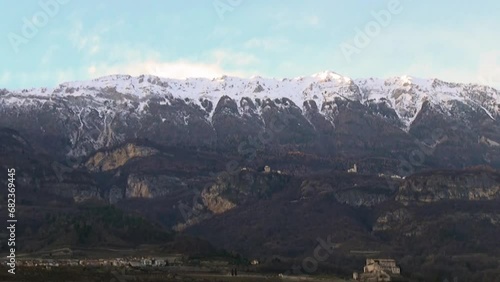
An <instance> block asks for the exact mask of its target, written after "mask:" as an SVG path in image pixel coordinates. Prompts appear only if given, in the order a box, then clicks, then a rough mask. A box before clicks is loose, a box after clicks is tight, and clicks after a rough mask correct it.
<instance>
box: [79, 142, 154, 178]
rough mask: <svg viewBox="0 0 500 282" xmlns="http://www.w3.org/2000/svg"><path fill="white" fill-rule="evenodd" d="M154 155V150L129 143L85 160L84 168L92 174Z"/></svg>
mask: <svg viewBox="0 0 500 282" xmlns="http://www.w3.org/2000/svg"><path fill="white" fill-rule="evenodd" d="M156 153H158V151H157V150H156V149H153V148H149V147H145V146H139V145H135V144H132V143H129V144H126V145H123V146H120V147H118V148H115V149H112V150H109V151H102V152H97V153H95V154H94V155H92V156H91V157H90V158H89V159H88V160H87V162H86V163H85V167H86V168H87V169H88V170H89V171H92V172H99V171H108V170H113V169H116V168H118V167H120V166H123V165H124V164H125V163H127V162H128V161H129V160H131V159H133V158H140V157H148V156H152V155H154V154H156Z"/></svg>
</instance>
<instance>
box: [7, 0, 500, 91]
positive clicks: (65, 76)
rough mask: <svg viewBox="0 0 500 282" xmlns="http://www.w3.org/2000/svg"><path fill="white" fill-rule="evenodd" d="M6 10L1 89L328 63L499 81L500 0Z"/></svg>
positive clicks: (302, 69) (207, 0)
mask: <svg viewBox="0 0 500 282" xmlns="http://www.w3.org/2000/svg"><path fill="white" fill-rule="evenodd" d="M13 3H15V4H13ZM0 13H1V17H0V22H1V24H0V88H8V89H19V88H31V87H55V86H57V85H58V84H59V83H62V82H66V81H77V80H88V79H93V78H96V77H100V76H104V75H110V74H130V75H134V76H137V75H141V74H150V75H157V76H161V77H170V78H185V77H208V78H214V77H220V76H221V75H232V76H239V77H251V76H255V75H259V76H263V77H276V78H285V77H287V78H292V77H298V76H308V75H312V74H314V73H318V72H322V71H325V70H329V71H334V72H336V73H339V74H342V75H345V76H348V77H351V78H364V77H380V78H388V77H394V76H402V75H411V76H415V77H420V78H440V79H443V80H446V81H451V82H464V83H481V84H485V85H489V86H493V87H496V88H498V89H500V16H499V15H500V1H498V0H483V1H481V0H478V1H460V0H440V1H430V0H420V1H416V0H364V1H361V0H349V1H347V0H309V1H305V0H304V1H298V0H287V1H282V0H179V1H168V0H165V1H126V0H121V1H115V0H112V1H94V0H86V1H77V0H36V1H31V0H26V1H15V2H14V1H8V0H0Z"/></svg>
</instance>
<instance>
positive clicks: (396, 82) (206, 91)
mask: <svg viewBox="0 0 500 282" xmlns="http://www.w3.org/2000/svg"><path fill="white" fill-rule="evenodd" d="M109 91H111V93H121V94H125V95H130V96H129V97H136V98H134V99H141V102H140V103H142V104H144V103H146V102H145V100H144V99H146V98H147V97H148V96H150V95H159V96H162V97H170V98H169V99H171V98H174V99H176V98H178V99H182V100H184V101H186V102H188V101H189V102H191V103H194V104H197V105H200V106H202V104H203V103H206V101H207V100H208V101H210V102H211V103H212V104H213V106H214V107H212V111H211V112H210V113H209V116H211V115H212V114H213V111H214V108H215V106H216V105H217V103H218V101H219V100H220V98H222V97H223V96H228V97H230V98H232V99H234V100H236V101H237V103H238V102H239V101H240V100H241V99H242V98H243V97H248V98H251V99H253V100H255V99H257V98H258V99H261V100H265V99H271V100H275V99H282V98H288V99H290V100H292V101H293V103H294V104H295V105H296V106H297V107H299V108H301V109H302V108H303V104H304V102H305V101H309V100H313V101H314V102H315V103H316V105H317V106H318V108H319V109H320V110H321V109H322V105H323V104H324V103H325V102H331V101H334V100H335V99H337V98H341V99H344V98H347V99H351V100H354V101H359V102H361V103H369V102H370V103H371V102H383V103H387V104H389V106H390V107H392V108H393V109H394V110H395V111H396V113H397V114H398V116H399V117H400V119H401V121H402V122H403V123H405V124H406V125H407V126H409V125H410V124H411V122H412V121H413V120H414V119H415V117H416V115H417V114H418V112H419V111H420V108H421V106H422V104H423V102H424V101H429V102H430V103H432V104H437V105H440V107H441V108H444V109H450V108H451V107H452V106H453V101H460V102H463V103H468V104H471V105H476V106H480V107H482V108H483V109H484V110H485V111H486V112H487V113H488V114H490V115H491V113H494V114H493V115H496V114H497V113H498V112H500V110H499V109H498V105H499V104H500V93H499V92H498V91H497V90H495V89H493V88H486V87H482V86H477V85H471V84H460V83H449V82H444V81H441V80H437V79H421V78H416V77H412V76H409V75H403V76H399V77H392V78H388V79H379V78H366V79H356V80H352V79H351V78H349V77H346V76H342V75H340V74H338V73H336V72H333V71H328V70H327V71H323V72H319V73H316V74H313V75H311V76H306V77H298V78H293V79H289V78H284V79H275V78H263V77H261V76H252V77H250V78H239V77H232V76H226V75H224V76H221V77H219V78H214V79H207V78H186V79H170V78H161V77H157V76H152V75H140V76H138V77H132V76H130V75H108V76H104V77H99V78H96V79H93V80H88V81H75V82H65V83H61V84H60V85H59V86H58V87H57V88H54V89H48V88H37V89H30V90H26V89H24V90H22V91H11V92H10V93H11V95H7V96H4V97H1V98H0V99H1V100H0V103H16V104H26V103H29V101H31V100H33V99H45V100H47V99H49V100H50V99H52V98H51V97H53V96H85V97H95V99H96V100H102V99H104V98H102V97H101V96H102V94H103V93H109ZM37 97H39V98H37ZM43 97H45V98H43ZM30 99H31V100H30Z"/></svg>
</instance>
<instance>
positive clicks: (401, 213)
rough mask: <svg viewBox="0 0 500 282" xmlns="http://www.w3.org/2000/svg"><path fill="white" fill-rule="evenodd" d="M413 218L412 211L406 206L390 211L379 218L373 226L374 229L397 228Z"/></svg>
mask: <svg viewBox="0 0 500 282" xmlns="http://www.w3.org/2000/svg"><path fill="white" fill-rule="evenodd" d="M412 218H413V216H412V214H411V213H410V211H408V210H407V209H404V208H400V209H397V210H395V211H389V212H387V213H385V214H384V215H382V216H380V217H378V218H377V221H376V222H375V224H374V226H373V231H386V230H392V229H395V228H397V227H398V226H400V225H402V224H404V223H407V221H408V220H411V219H412Z"/></svg>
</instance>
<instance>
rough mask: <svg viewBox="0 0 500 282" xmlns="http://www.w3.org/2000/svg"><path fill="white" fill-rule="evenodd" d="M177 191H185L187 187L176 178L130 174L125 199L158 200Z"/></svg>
mask: <svg viewBox="0 0 500 282" xmlns="http://www.w3.org/2000/svg"><path fill="white" fill-rule="evenodd" d="M179 189H187V185H186V183H184V182H182V181H181V180H180V179H179V178H177V177H172V176H166V175H138V174H130V175H129V176H128V179H127V187H126V190H125V197H126V198H158V197H163V196H166V195H168V194H169V193H171V192H173V191H175V190H179Z"/></svg>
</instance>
